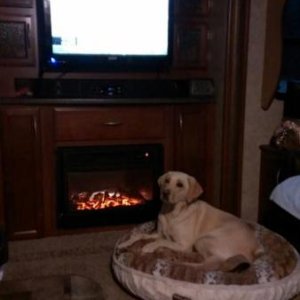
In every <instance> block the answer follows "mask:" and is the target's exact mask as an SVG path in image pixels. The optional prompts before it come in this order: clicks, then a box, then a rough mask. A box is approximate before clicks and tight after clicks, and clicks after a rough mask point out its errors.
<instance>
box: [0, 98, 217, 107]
mask: <svg viewBox="0 0 300 300" xmlns="http://www.w3.org/2000/svg"><path fill="white" fill-rule="evenodd" d="M214 101H215V100H214V98H213V97H207V96H206V97H178V98H113V97H112V98H31V97H20V98H4V97H2V98H0V105H84V106H85V105H94V106H98V105H99V106H101V105H123V104H126V105H150V104H152V105H159V104H196V103H208V102H214Z"/></svg>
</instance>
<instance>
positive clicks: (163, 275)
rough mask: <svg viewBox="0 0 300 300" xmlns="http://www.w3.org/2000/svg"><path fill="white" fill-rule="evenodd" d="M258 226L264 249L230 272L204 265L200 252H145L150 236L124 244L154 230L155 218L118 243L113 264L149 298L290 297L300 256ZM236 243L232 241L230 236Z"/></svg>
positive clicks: (128, 284)
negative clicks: (205, 269) (261, 253)
mask: <svg viewBox="0 0 300 300" xmlns="http://www.w3.org/2000/svg"><path fill="white" fill-rule="evenodd" d="M252 226H255V230H256V234H257V238H258V239H259V242H260V243H261V244H262V246H263V248H264V254H263V255H261V256H260V257H259V258H257V259H256V260H255V262H254V263H253V264H252V265H251V266H250V267H249V268H246V269H241V270H240V269H236V270H233V271H230V272H225V271H210V272H205V271H204V270H203V269H201V266H200V263H201V261H202V257H201V256H200V255H199V254H198V253H195V252H190V253H186V252H185V253H184V252H176V251H174V250H169V249H166V248H159V249H157V250H156V251H154V252H153V253H143V252H142V251H141V249H142V247H143V246H144V245H145V244H146V243H149V242H150V240H142V239H141V240H138V241H137V242H135V243H134V244H132V245H131V246H128V247H125V248H120V247H118V246H119V244H120V243H121V242H124V241H126V240H128V239H129V238H130V237H131V236H132V235H135V234H138V233H151V232H152V231H153V230H155V223H154V222H148V223H144V224H142V225H139V226H137V227H135V228H134V229H133V230H132V231H131V232H129V233H128V234H127V235H125V236H124V237H123V238H122V239H121V240H120V241H119V242H118V243H117V244H116V246H115V249H114V253H113V258H112V267H113V271H114V273H115V276H116V278H117V280H118V281H119V282H120V283H121V284H122V285H123V286H124V287H125V288H126V289H127V290H129V291H130V292H131V293H133V294H134V295H136V296H137V297H139V298H141V299H144V300H217V299H220V300H289V299H292V298H293V297H294V296H295V295H297V294H298V293H300V259H299V255H298V253H297V252H296V250H295V249H294V248H293V247H292V246H291V244H289V243H288V242H287V241H286V240H285V239H284V238H282V237H281V236H279V235H277V234H275V233H273V232H271V231H270V230H268V229H266V228H264V227H262V226H260V225H256V224H255V225H252ZM228 242H229V243H230V241H228Z"/></svg>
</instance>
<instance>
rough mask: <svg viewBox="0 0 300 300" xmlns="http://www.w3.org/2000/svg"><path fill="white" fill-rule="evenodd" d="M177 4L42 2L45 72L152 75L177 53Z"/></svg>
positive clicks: (146, 0)
mask: <svg viewBox="0 0 300 300" xmlns="http://www.w3.org/2000/svg"><path fill="white" fill-rule="evenodd" d="M171 2H172V0H42V1H37V3H38V25H39V26H38V27H39V45H40V63H41V69H42V71H57V72H77V71H136V70H138V71H148V70H149V71H152V70H159V69H161V68H165V67H168V65H169V64H170V62H171V53H172V47H171V46H172V31H173V29H172V19H173V18H172V3H171Z"/></svg>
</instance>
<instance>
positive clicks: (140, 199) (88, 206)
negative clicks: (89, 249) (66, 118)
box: [57, 144, 163, 228]
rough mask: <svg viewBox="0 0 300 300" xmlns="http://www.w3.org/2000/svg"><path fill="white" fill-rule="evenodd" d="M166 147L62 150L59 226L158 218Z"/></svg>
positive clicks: (71, 148) (124, 222)
mask: <svg viewBox="0 0 300 300" xmlns="http://www.w3.org/2000/svg"><path fill="white" fill-rule="evenodd" d="M162 172H163V149H162V146H161V145H160V144H150V145H144V144H143V145H114V146H97V147H60V148H58V150H57V193H58V195H57V200H58V203H57V208H58V226H59V227H63V228H69V227H70V228H72V227H86V226H98V225H113V224H129V223H138V222H142V221H146V220H150V219H153V218H155V217H156V215H157V213H158V210H159V206H160V201H159V192H158V186H157V183H156V182H157V178H158V177H159V176H160V175H161V174H162Z"/></svg>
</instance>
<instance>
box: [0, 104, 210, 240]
mask: <svg viewBox="0 0 300 300" xmlns="http://www.w3.org/2000/svg"><path fill="white" fill-rule="evenodd" d="M7 101H8V100H7ZM16 101H17V100H15V102H16ZM23 101H24V102H26V99H23ZM3 102H5V101H3ZM3 102H2V104H1V105H0V124H1V159H2V170H1V179H2V180H1V184H2V185H3V193H2V195H1V198H0V201H1V202H2V203H3V207H4V212H5V225H6V227H7V231H8V234H9V239H11V240H13V239H23V238H37V237H44V236H50V235H58V234H62V233H66V232H70V231H66V230H61V229H58V228H57V225H56V194H55V191H56V186H55V185H56V184H55V182H56V181H55V180H56V178H55V176H56V175H55V161H56V157H55V150H56V149H57V147H59V146H77V147H80V146H86V145H114V144H144V143H160V144H162V145H163V147H164V168H165V170H170V169H177V170H182V171H185V172H188V173H190V174H192V175H193V176H195V177H196V178H197V179H198V180H199V181H200V182H201V183H202V185H203V186H204V188H205V190H206V197H207V200H208V201H210V198H211V197H212V196H211V195H212V192H213V177H214V176H213V174H212V172H213V153H214V141H213V137H214V120H215V117H214V114H215V103H213V102H207V103H198V104H189V105H186V104H143V105H120V104H118V105H105V106H101V105H100V106H99V105H98V106H95V105H87V106H82V105H57V104H52V105H50V104H49V103H48V104H46V105H45V103H44V104H40V103H39V102H38V101H36V102H35V104H34V103H31V104H26V105H25V104H21V103H14V104H3ZM20 102H21V101H20ZM54 103H55V101H54ZM116 122H118V126H111V125H110V124H115V123H116ZM195 124H197V127H195ZM103 229H104V228H93V229H88V230H103ZM80 231H84V230H80ZM80 231H79V232H80Z"/></svg>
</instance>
